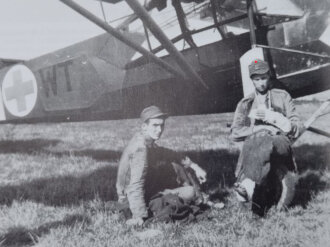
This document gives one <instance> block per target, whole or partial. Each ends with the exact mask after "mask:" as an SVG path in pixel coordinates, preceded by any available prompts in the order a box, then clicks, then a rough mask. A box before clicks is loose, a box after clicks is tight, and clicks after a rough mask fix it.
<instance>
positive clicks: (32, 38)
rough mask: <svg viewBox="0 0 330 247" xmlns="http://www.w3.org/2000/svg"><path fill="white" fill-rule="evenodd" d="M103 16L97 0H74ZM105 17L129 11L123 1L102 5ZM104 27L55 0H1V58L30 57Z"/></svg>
mask: <svg viewBox="0 0 330 247" xmlns="http://www.w3.org/2000/svg"><path fill="white" fill-rule="evenodd" d="M77 2H78V3H79V4H80V5H82V6H84V7H86V8H87V9H88V10H89V11H91V12H93V13H94V14H96V15H98V16H99V17H102V18H103V15H102V11H101V8H100V3H99V2H98V1H96V0H77ZM104 7H105V12H106V14H107V20H113V19H116V18H118V17H121V16H124V15H127V14H129V13H131V12H132V11H131V10H130V9H129V8H128V6H127V5H126V4H125V3H124V2H123V3H119V4H116V5H112V4H104ZM102 32H103V30H101V29H100V28H98V27H97V26H95V25H94V24H93V23H91V22H90V21H88V20H86V19H85V18H84V17H82V16H81V15H79V14H77V13H75V12H74V11H73V10H71V9H70V8H68V7H67V6H66V5H64V4H63V3H61V2H60V1H58V0H2V1H1V8H0V37H1V38H0V57H2V58H22V59H30V58H33V57H36V56H39V55H42V54H44V53H47V52H49V51H53V50H56V49H59V48H62V47H65V46H67V45H70V44H73V43H75V42H77V41H80V40H84V39H87V38H89V37H93V36H95V35H97V34H100V33H102Z"/></svg>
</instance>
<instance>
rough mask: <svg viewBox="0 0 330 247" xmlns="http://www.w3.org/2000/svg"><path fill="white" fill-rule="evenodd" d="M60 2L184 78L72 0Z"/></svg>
mask: <svg viewBox="0 0 330 247" xmlns="http://www.w3.org/2000/svg"><path fill="white" fill-rule="evenodd" d="M60 1H61V2H62V3H64V4H65V5H67V6H69V7H70V8H72V9H73V10H75V11H76V12H78V13H79V14H81V15H83V16H84V17H85V18H87V19H88V20H90V21H91V22H93V23H95V24H96V25H98V26H99V27H101V28H102V29H104V30H105V31H107V32H108V33H110V34H111V35H112V36H114V37H115V38H117V39H118V40H120V41H122V42H123V43H125V44H126V45H128V46H129V47H132V48H133V49H135V50H136V51H138V52H140V53H141V54H142V55H144V56H146V57H148V58H150V59H151V60H153V62H154V63H156V64H158V65H159V66H161V67H162V68H164V69H166V70H167V71H168V72H170V73H172V74H173V75H175V76H179V77H180V78H184V77H185V75H184V74H183V73H182V72H181V71H178V70H177V69H175V68H174V67H173V66H172V65H170V64H168V63H166V62H165V61H163V60H161V59H160V58H158V57H157V56H156V55H154V54H152V53H151V52H149V51H148V50H146V49H145V48H143V47H141V46H140V45H138V44H136V43H135V42H133V41H132V40H130V39H129V38H127V37H125V36H124V35H123V34H122V33H121V32H119V31H118V30H116V29H115V28H113V27H111V26H110V25H109V24H107V23H105V22H104V21H103V20H101V19H100V18H99V17H97V16H95V15H93V14H92V13H91V12H89V11H88V10H86V9H84V8H83V7H81V6H80V5H78V4H77V3H75V2H74V1H72V0H60Z"/></svg>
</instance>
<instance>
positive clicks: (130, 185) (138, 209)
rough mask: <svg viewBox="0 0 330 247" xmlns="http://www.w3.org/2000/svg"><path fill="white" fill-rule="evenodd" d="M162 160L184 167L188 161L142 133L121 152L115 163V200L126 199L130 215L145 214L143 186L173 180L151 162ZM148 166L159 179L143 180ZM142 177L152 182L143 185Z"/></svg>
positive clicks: (147, 173) (158, 184)
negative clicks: (155, 170)
mask: <svg viewBox="0 0 330 247" xmlns="http://www.w3.org/2000/svg"><path fill="white" fill-rule="evenodd" d="M162 159H166V160H170V161H171V162H174V163H176V164H181V165H182V166H184V167H189V166H190V164H191V161H190V159H189V158H187V157H185V156H182V155H180V154H178V153H176V152H174V151H172V150H169V149H165V148H162V147H159V146H157V145H156V144H155V143H154V142H152V141H150V140H146V138H145V137H144V135H143V134H142V133H137V134H136V135H135V136H134V137H133V138H132V139H131V140H130V142H129V144H128V145H127V147H126V148H125V150H124V151H123V154H122V156H121V159H120V162H119V168H118V173H117V183H116V189H117V195H118V199H119V201H121V200H125V199H126V198H127V199H128V203H129V207H130V210H131V212H132V214H133V218H137V217H141V218H144V217H147V216H148V214H147V207H146V200H145V194H146V193H145V189H146V187H150V186H157V187H158V186H161V185H162V184H165V182H169V181H168V180H171V179H172V180H173V179H174V180H177V177H176V176H170V177H168V176H167V174H165V173H163V172H162V171H161V170H160V168H159V167H155V162H156V161H157V160H162ZM171 162H170V163H171ZM152 168H154V169H157V171H158V172H159V173H162V174H160V175H161V176H160V177H159V178H155V177H152V178H151V179H147V178H148V177H149V175H150V170H152ZM147 175H148V176H147ZM155 179H156V180H157V181H155ZM146 180H148V181H149V182H150V180H153V181H152V182H151V183H150V184H148V183H147V184H148V185H146V182H148V181H146ZM176 182H183V181H176ZM163 189H165V188H163ZM158 192H159V191H158Z"/></svg>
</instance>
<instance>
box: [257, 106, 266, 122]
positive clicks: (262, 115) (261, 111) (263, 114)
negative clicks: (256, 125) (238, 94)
mask: <svg viewBox="0 0 330 247" xmlns="http://www.w3.org/2000/svg"><path fill="white" fill-rule="evenodd" d="M265 117H266V111H265V109H257V111H256V119H259V120H264V119H265Z"/></svg>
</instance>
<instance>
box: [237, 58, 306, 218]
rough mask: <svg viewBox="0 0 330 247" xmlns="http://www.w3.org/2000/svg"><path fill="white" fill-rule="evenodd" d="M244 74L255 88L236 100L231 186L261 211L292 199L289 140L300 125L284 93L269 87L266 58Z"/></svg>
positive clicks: (256, 62)
mask: <svg viewBox="0 0 330 247" xmlns="http://www.w3.org/2000/svg"><path fill="white" fill-rule="evenodd" d="M249 74H250V77H251V79H252V81H253V84H254V87H255V92H254V93H252V94H251V95H249V96H247V97H245V98H243V99H242V100H241V101H240V102H239V103H238V105H237V108H236V111H235V116H234V121H233V124H232V129H231V138H232V139H233V140H234V141H245V142H244V144H243V148H242V151H241V153H240V156H239V160H238V164H237V168H236V172H235V175H236V177H237V183H236V184H235V190H236V193H237V196H238V198H239V199H240V200H241V201H250V200H252V202H253V203H252V210H253V211H255V212H256V213H258V214H260V215H262V214H263V213H264V210H265V208H264V207H263V206H265V207H268V206H271V205H270V204H274V203H277V205H278V208H282V207H285V206H288V205H289V204H290V202H291V201H292V199H293V195H294V187H295V173H296V165H295V163H294V160H293V157H292V150H291V141H292V140H293V139H295V138H297V137H298V135H299V132H300V131H302V129H303V126H302V124H301V123H300V120H299V117H298V115H297V113H296V109H295V106H294V103H293V101H292V98H291V97H290V95H289V93H287V92H286V91H284V90H281V89H275V88H272V81H271V80H270V74H269V66H268V63H267V62H265V61H263V60H254V61H253V62H252V63H251V64H250V65H249ZM278 188H281V189H280V190H278ZM278 191H280V192H278Z"/></svg>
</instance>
